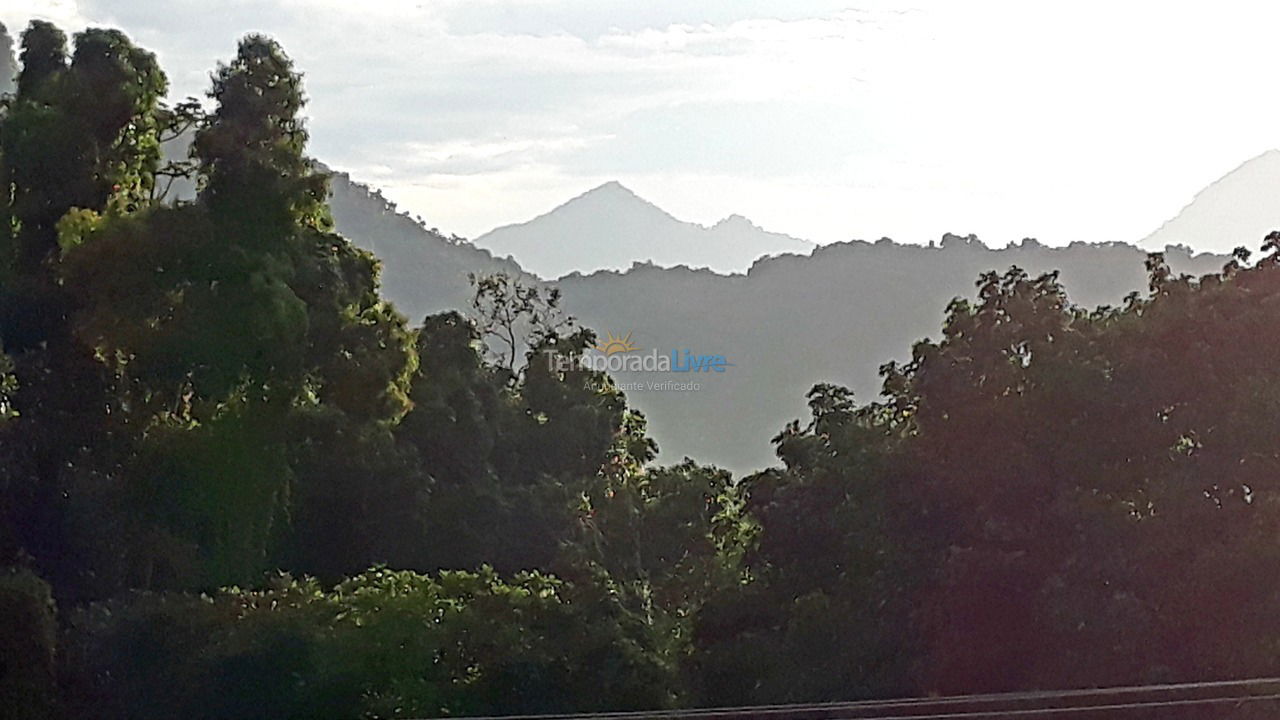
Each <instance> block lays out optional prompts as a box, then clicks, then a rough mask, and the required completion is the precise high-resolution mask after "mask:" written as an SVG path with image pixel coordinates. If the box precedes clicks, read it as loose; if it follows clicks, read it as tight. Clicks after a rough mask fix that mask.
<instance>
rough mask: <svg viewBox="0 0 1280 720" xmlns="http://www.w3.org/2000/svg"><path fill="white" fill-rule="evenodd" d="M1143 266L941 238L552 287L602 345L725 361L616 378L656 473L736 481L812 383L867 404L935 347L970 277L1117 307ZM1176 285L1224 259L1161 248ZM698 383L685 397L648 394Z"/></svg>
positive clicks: (1125, 255) (1083, 250) (764, 454)
mask: <svg viewBox="0 0 1280 720" xmlns="http://www.w3.org/2000/svg"><path fill="white" fill-rule="evenodd" d="M1145 258H1146V252H1145V251H1144V250H1141V249H1139V248H1137V247H1134V246H1132V245H1127V244H1121V243H1108V244H1084V243H1075V244H1072V245H1070V246H1067V247H1061V248H1051V247H1046V246H1043V245H1040V244H1039V243H1036V242H1035V241H1024V242H1023V243H1021V244H1020V245H1015V246H1011V247H1008V248H1003V249H992V248H988V247H987V246H985V245H983V244H982V243H981V242H980V241H978V239H977V238H974V237H972V236H970V237H958V236H955V235H948V236H946V237H944V238H943V239H942V242H941V243H940V244H937V245H932V246H919V245H901V244H898V243H894V242H891V241H889V240H881V241H878V242H875V243H869V242H860V241H854V242H846V243H838V244H834V245H826V246H823V247H820V248H818V249H816V250H815V251H814V252H813V254H812V255H811V256H788V255H784V256H780V257H775V258H768V259H764V260H760V261H758V262H756V263H755V265H753V266H752V267H751V269H750V271H749V272H748V273H747V274H746V275H731V276H725V275H717V274H715V273H712V272H708V271H705V270H702V271H695V270H689V269H687V268H675V269H663V268H658V267H655V266H637V267H635V268H633V269H632V270H630V271H628V272H623V273H619V272H599V273H594V274H592V275H588V276H580V275H575V276H570V277H566V278H562V279H561V280H560V281H559V286H560V288H561V290H562V292H563V296H564V302H565V307H566V309H567V310H568V311H569V312H570V313H571V314H572V315H574V316H575V317H577V318H578V319H579V320H580V321H581V322H582V323H583V324H584V325H586V326H587V327H591V328H593V329H595V330H596V331H597V332H598V333H599V334H601V335H605V334H606V333H612V334H613V335H615V336H619V337H620V336H623V335H626V334H630V335H631V341H632V342H633V343H634V344H635V345H636V346H638V348H639V352H640V353H641V354H643V353H644V352H647V351H650V350H655V349H656V350H657V351H658V352H659V353H660V354H669V353H671V352H672V351H676V352H677V354H678V355H681V356H683V354H684V352H685V351H686V350H688V351H691V352H692V353H694V354H695V355H723V356H724V357H725V358H726V359H727V361H728V362H731V363H733V366H732V367H728V368H726V369H725V371H724V372H723V373H714V372H711V373H665V374H664V373H651V372H628V371H625V370H624V371H620V372H613V373H612V374H613V375H614V378H615V379H616V380H617V381H618V382H619V383H622V384H623V386H624V389H626V388H627V386H628V385H629V384H633V383H640V385H638V386H634V385H633V386H632V388H633V389H631V390H630V391H629V392H628V393H627V396H628V400H629V401H630V402H631V404H632V405H634V406H635V407H637V408H638V409H640V410H642V411H643V412H644V413H645V415H646V416H647V417H648V418H649V420H650V423H649V427H650V430H651V432H652V434H653V437H654V439H655V440H657V442H658V445H659V447H660V448H661V450H662V458H663V460H664V461H674V460H678V459H680V458H681V457H683V456H690V457H693V458H696V459H698V460H700V461H703V462H708V463H715V464H718V465H721V466H723V467H726V468H728V469H730V470H733V471H735V472H736V473H743V472H749V471H752V470H756V469H759V468H761V467H765V466H767V465H770V464H772V463H773V461H774V457H773V449H772V447H771V445H770V443H769V439H770V438H772V437H773V436H774V435H776V434H777V433H778V432H779V431H780V430H781V429H782V428H783V426H784V425H785V424H786V423H787V422H788V421H790V420H792V419H794V418H803V417H807V415H808V410H807V408H806V405H805V393H806V392H807V391H808V390H809V389H810V388H811V387H812V386H813V385H814V384H815V383H818V382H832V383H838V384H840V385H844V386H847V387H849V388H851V389H853V391H854V392H855V394H856V396H857V397H858V399H859V400H861V401H863V402H866V401H869V400H873V399H875V398H876V397H877V395H878V394H879V390H880V379H879V376H878V373H877V370H878V368H879V367H880V365H881V364H883V363H885V362H887V361H889V360H900V361H902V360H907V359H909V358H910V355H911V347H912V345H913V344H914V343H915V342H916V341H918V340H920V339H923V338H925V337H929V336H932V337H935V338H936V337H938V335H939V334H940V330H941V325H942V319H943V314H944V310H945V308H946V305H947V303H948V302H949V301H950V300H951V299H952V298H954V297H970V298H972V297H973V296H974V294H975V281H976V280H977V278H978V275H979V274H980V273H982V272H985V271H987V270H993V269H994V270H1001V271H1003V270H1005V269H1008V268H1009V267H1010V266H1011V265H1017V266H1018V267H1021V268H1023V269H1025V270H1027V271H1028V272H1030V273H1032V274H1039V273H1042V272H1047V271H1050V270H1059V271H1061V279H1062V282H1063V284H1064V286H1065V287H1066V288H1067V291H1068V294H1069V296H1070V298H1071V299H1072V300H1073V301H1075V302H1076V303H1078V304H1081V305H1084V306H1087V307H1095V306H1097V305H1100V304H1111V305H1115V304H1118V303H1120V302H1122V300H1123V298H1124V296H1125V295H1127V294H1129V293H1130V292H1133V291H1135V290H1144V289H1145V288H1146V284H1147V276H1146V271H1145V269H1144V266H1143V262H1144V260H1145ZM1167 259H1168V260H1169V263H1170V265H1171V266H1172V267H1173V269H1174V270H1175V271H1176V272H1180V273H1181V272H1185V273H1191V274H1195V275H1201V274H1205V273H1208V272H1214V271H1217V270H1219V269H1221V267H1222V265H1223V264H1224V263H1225V262H1226V260H1227V258H1226V257H1223V256H1214V255H1192V254H1191V253H1190V252H1189V251H1187V250H1186V249H1182V248H1170V249H1168V251H1167ZM664 380H679V381H696V382H698V383H700V385H701V387H699V388H698V389H697V390H694V391H680V390H678V389H668V388H665V387H664V386H661V385H659V386H656V387H651V386H649V385H647V384H646V383H649V382H662V381H664Z"/></svg>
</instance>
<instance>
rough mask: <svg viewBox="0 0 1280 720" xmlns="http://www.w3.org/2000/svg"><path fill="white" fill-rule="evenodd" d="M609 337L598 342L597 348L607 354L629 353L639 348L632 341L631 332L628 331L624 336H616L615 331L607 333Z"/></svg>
mask: <svg viewBox="0 0 1280 720" xmlns="http://www.w3.org/2000/svg"><path fill="white" fill-rule="evenodd" d="M607 335H608V337H607V338H606V339H605V341H604V342H600V343H596V344H595V346H594V347H595V349H596V350H599V351H600V352H602V353H604V354H605V355H613V354H615V353H629V352H634V351H636V350H639V349H640V348H638V347H637V346H636V345H635V343H633V342H631V333H627V334H626V335H624V336H622V337H614V336H613V333H607Z"/></svg>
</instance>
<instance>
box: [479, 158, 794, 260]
mask: <svg viewBox="0 0 1280 720" xmlns="http://www.w3.org/2000/svg"><path fill="white" fill-rule="evenodd" d="M474 244H475V245H476V246H477V247H480V248H484V249H487V250H489V251H490V252H492V253H493V254H494V255H495V256H498V257H506V256H509V257H512V258H513V259H514V260H515V261H516V262H518V263H520V265H521V266H522V267H524V268H525V269H526V270H528V271H530V272H533V273H536V274H537V275H540V276H542V277H544V278H548V279H553V278H558V277H563V276H565V275H569V274H571V273H575V272H577V273H581V274H587V273H591V272H594V271H596V270H625V269H627V268H629V267H631V266H632V264H634V263H636V262H641V263H651V264H655V265H658V266H661V267H675V266H679V265H684V266H687V267H691V268H702V267H705V268H710V269H712V270H714V271H716V272H719V273H723V274H728V273H743V272H746V271H747V269H748V268H749V267H751V264H752V263H753V262H755V261H756V260H757V259H759V258H761V257H764V256H768V255H775V254H779V253H797V254H807V253H809V252H810V251H812V250H813V248H814V243H811V242H809V241H807V240H801V239H799V238H795V237H791V236H790V235H784V234H782V233H775V232H769V231H768V230H764V229H763V228H760V227H759V226H757V225H755V224H754V223H752V222H751V221H750V220H748V219H747V218H745V217H743V216H741V215H730V216H729V217H726V218H724V219H723V220H721V221H719V222H717V223H715V224H714V225H711V226H709V227H708V226H703V225H698V224H696V223H689V222H684V221H682V220H678V219H677V218H675V217H673V216H671V215H670V214H669V213H667V212H666V211H665V210H663V209H661V208H659V207H658V206H656V205H654V204H653V203H651V202H649V201H647V200H645V199H644V198H641V197H640V196H638V195H636V194H635V193H634V192H632V191H631V190H629V189H628V188H626V187H625V186H623V185H622V184H621V183H619V182H616V181H614V182H608V183H605V184H603V185H601V186H599V187H596V188H594V189H592V190H589V191H587V192H585V193H583V194H582V195H579V196H577V197H575V198H573V199H572V200H569V201H568V202H566V203H564V204H563V205H560V206H559V207H557V208H555V209H553V210H551V211H550V212H547V213H544V214H543V215H539V216H538V217H536V218H534V219H532V220H529V221H527V222H523V223H517V224H514V225H506V226H504V227H500V228H497V229H495V230H491V231H490V232H487V233H485V234H484V235H481V236H480V237H478V238H476V239H475V241H474Z"/></svg>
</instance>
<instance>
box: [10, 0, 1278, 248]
mask: <svg viewBox="0 0 1280 720" xmlns="http://www.w3.org/2000/svg"><path fill="white" fill-rule="evenodd" d="M849 5H850V3H848V2H842V1H840V0H796V1H795V2H789V3H786V4H781V3H770V2H765V1H764V0H701V1H699V2H694V1H692V0H651V1H650V2H646V3H635V2H631V1H630V0H592V1H588V0H559V1H552V0H465V1H464V0H443V1H437V2H423V1H422V0H387V1H386V2H381V1H380V2H371V3H356V4H353V3H350V2H345V1H342V0H270V1H267V2H262V1H255V2H248V1H247V0H229V1H228V2H226V3H219V4H217V5H212V4H209V3H207V2H204V0H163V1H162V0H132V1H131V2H129V3H108V2H103V1H101V0H81V1H80V2H79V3H76V2H67V1H66V0H61V1H45V2H34V3H32V2H29V0H22V2H21V7H19V4H18V3H15V2H13V0H0V19H3V20H4V21H5V22H7V23H9V24H10V25H18V26H21V25H24V24H25V21H24V20H23V17H24V16H25V15H27V14H28V13H30V12H32V8H33V7H34V11H35V12H38V13H42V14H45V15H47V16H51V17H53V19H55V20H56V21H58V22H59V23H61V24H64V25H67V26H68V29H71V30H74V29H78V27H81V26H83V25H84V24H86V23H88V22H89V21H93V22H97V23H112V24H118V25H120V26H121V27H123V28H124V29H125V30H126V31H127V32H129V33H131V34H132V35H133V36H134V37H135V38H136V39H138V41H139V42H141V43H142V44H144V45H146V46H148V47H151V48H153V49H155V50H157V52H158V54H159V55H160V58H161V61H162V62H163V63H164V64H165V66H166V68H168V70H169V73H170V76H171V79H172V81H173V84H174V91H175V94H177V95H184V94H188V93H196V92H200V91H201V90H202V89H203V88H204V87H205V85H206V84H207V76H208V71H209V70H210V69H211V68H212V66H213V64H214V62H215V61H216V60H217V59H219V58H226V57H227V56H228V55H229V54H230V53H231V52H233V50H234V46H235V41H236V39H237V38H238V36H240V35H241V34H243V33H244V32H246V31H249V30H261V31H266V32H269V33H272V34H273V35H275V36H277V37H278V38H279V39H280V40H281V42H283V43H284V45H285V47H286V48H287V49H288V50H289V52H290V53H291V54H292V55H293V56H294V57H295V59H296V60H297V63H298V65H299V67H300V68H301V69H302V70H304V71H305V72H306V74H307V85H308V91H309V95H310V97H311V104H310V105H309V108H308V112H309V113H310V115H311V117H312V122H311V128H312V137H313V150H314V152H315V154H316V155H318V156H320V157H322V158H324V159H325V160H326V161H328V162H330V164H332V165H334V166H336V167H339V168H348V169H351V170H353V171H354V172H356V174H357V175H358V176H363V177H365V178H367V179H371V180H375V181H376V182H377V183H379V184H382V185H386V186H388V188H389V194H391V195H392V196H393V197H396V198H397V199H398V200H399V201H400V202H401V204H402V205H404V206H407V207H408V208H410V209H411V210H413V211H415V212H419V213H421V214H422V215H424V216H426V217H429V218H433V220H434V221H435V222H438V223H439V224H440V226H441V227H442V228H444V229H446V230H449V231H457V232H460V233H464V234H476V233H478V232H481V231H483V230H486V229H488V228H490V227H492V226H495V225H500V224H504V223H508V222H513V221H518V220H523V219H527V217H529V216H531V215H533V214H536V213H537V212H541V211H544V210H546V209H548V208H549V207H551V206H552V205H554V204H557V203H558V202H561V201H563V200H565V199H567V198H568V197H570V196H571V195H573V194H576V193H578V192H581V191H582V190H585V189H587V188H589V187H591V186H592V185H593V184H596V183H598V182H602V181H604V180H609V179H620V180H622V181H623V182H624V183H627V184H629V185H632V186H634V189H636V190H637V191H642V194H646V195H647V196H649V197H651V198H652V199H653V200H655V201H656V202H658V203H659V204H662V205H664V206H669V208H670V209H671V210H672V211H673V212H675V213H676V214H677V215H680V216H682V217H686V218H688V219H692V220H698V221H703V222H711V221H714V220H716V219H718V217H719V216H723V215H726V214H729V213H731V212H740V213H743V214H746V215H748V216H750V217H751V218H752V219H754V220H756V221H757V222H760V223H761V224H763V225H765V226H767V227H770V228H771V229H776V230H780V231H786V232H791V233H793V234H797V235H803V236H808V237H812V238H814V239H818V240H823V241H827V240H837V239H845V238H848V237H851V236H859V237H878V236H880V235H893V236H895V237H900V238H902V239H910V240H920V241H923V240H925V239H927V238H928V237H929V236H932V235H936V234H938V233H940V232H942V231H945V230H952V231H960V232H968V231H974V232H979V233H981V234H983V235H987V236H989V239H990V240H992V241H997V242H1006V241H1008V240H1016V239H1020V238H1021V237H1022V236H1024V235H1038V236H1039V237H1041V239H1043V240H1045V241H1046V242H1069V241H1071V240H1076V239H1084V240H1114V239H1122V240H1124V239H1128V240H1132V239H1137V238H1140V237H1142V236H1144V235H1145V234H1146V233H1147V232H1148V231H1149V230H1151V229H1153V228H1154V227H1155V226H1157V225H1158V224H1159V223H1160V222H1162V221H1163V220H1165V219H1167V217H1169V216H1171V215H1172V214H1173V213H1175V212H1176V211H1177V210H1178V209H1179V208H1180V207H1181V206H1182V205H1183V204H1184V203H1185V202H1186V201H1187V200H1188V199H1189V198H1190V197H1191V195H1192V194H1193V193H1194V192H1195V191H1196V190H1198V189H1199V188H1200V187H1202V186H1203V185H1204V184H1206V183H1207V182H1209V181H1210V180H1212V179H1214V178H1216V177H1218V176H1219V175H1221V174H1222V173H1223V172H1225V171H1227V170H1229V169H1230V168H1232V167H1234V166H1235V165H1237V164H1238V163H1239V162H1241V161H1242V160H1244V159H1246V158H1248V157H1251V156H1253V155H1256V154H1257V153H1259V152H1261V151H1262V150H1264V149H1267V148H1269V147H1274V146H1277V145H1280V125H1277V123H1276V122H1275V118H1276V117H1277V116H1280V98H1278V97H1277V96H1276V95H1275V94H1274V93H1272V92H1271V91H1270V88H1271V85H1272V83H1273V82H1274V81H1273V79H1272V77H1271V74H1272V72H1271V68H1272V66H1273V65H1272V60H1271V57H1270V56H1271V54H1272V51H1271V48H1272V46H1273V40H1272V38H1271V34H1272V28H1274V27H1276V26H1277V25H1278V23H1277V21H1278V20H1280V9H1277V8H1273V7H1270V6H1265V5H1261V4H1258V3H1246V2H1225V3H1215V4H1213V5H1212V6H1210V5H1192V4H1160V5H1149V4H1145V3H1124V4H1117V3H1109V2H1107V3H1104V2H1099V1H1097V0H1080V1H1079V2H1074V3H1069V4H1065V3H1059V4H1045V3H1026V2H1017V1H1014V0H975V1H973V2H965V3H955V2H945V1H943V0H917V1H916V2H914V3H913V8H914V9H912V10H906V11H904V10H902V9H901V8H902V5H901V4H900V3H894V2H889V0H866V1H865V2H858V3H857V7H850V6H849ZM646 190H647V191H648V192H647V193H646V192H644V191H646Z"/></svg>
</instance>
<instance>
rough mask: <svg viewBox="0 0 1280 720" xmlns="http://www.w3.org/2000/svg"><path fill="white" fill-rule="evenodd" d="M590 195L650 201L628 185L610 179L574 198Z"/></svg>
mask: <svg viewBox="0 0 1280 720" xmlns="http://www.w3.org/2000/svg"><path fill="white" fill-rule="evenodd" d="M588 197H591V198H625V199H634V200H639V201H641V202H645V203H647V202H648V201H647V200H645V199H644V198H642V197H640V196H639V195H637V194H635V192H634V191H633V190H632V189H631V188H629V187H627V186H626V185H623V184H622V183H620V182H618V181H617V180H610V181H609V182H607V183H604V184H603V185H597V186H596V187H593V188H591V189H590V190H588V191H586V192H584V193H582V194H581V195H579V196H578V197H576V198H574V200H580V199H583V198H588ZM570 202H573V201H572V200H570Z"/></svg>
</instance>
